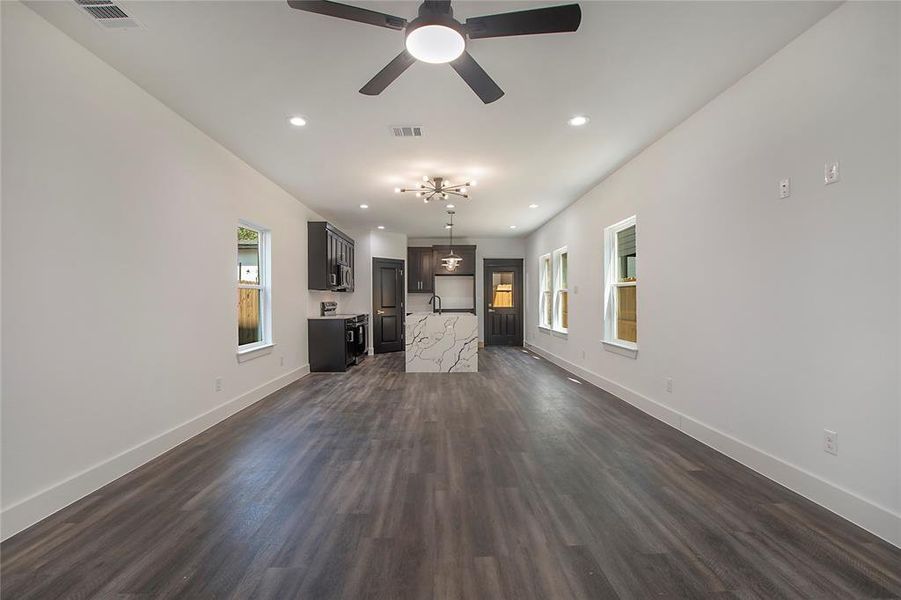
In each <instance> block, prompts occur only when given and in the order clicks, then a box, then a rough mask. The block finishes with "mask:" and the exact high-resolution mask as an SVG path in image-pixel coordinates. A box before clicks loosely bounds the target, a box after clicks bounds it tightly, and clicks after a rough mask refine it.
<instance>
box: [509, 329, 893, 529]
mask: <svg viewBox="0 0 901 600" xmlns="http://www.w3.org/2000/svg"><path fill="white" fill-rule="evenodd" d="M525 345H526V347H528V348H529V349H530V350H532V351H533V352H534V353H535V354H538V355H539V356H542V357H544V358H546V359H547V360H549V361H551V362H552V363H554V364H555V365H557V366H559V367H561V368H563V369H566V370H567V371H569V372H570V373H573V374H574V375H577V376H579V377H581V378H582V379H584V380H585V381H587V382H589V383H591V384H593V385H595V386H597V387H599V388H601V389H602V390H604V391H606V392H609V393H611V394H613V395H614V396H616V397H618V398H619V399H621V400H623V401H625V402H628V403H629V404H631V405H632V406H634V407H636V408H638V409H639V410H641V411H642V412H645V413H647V414H649V415H651V416H652V417H654V418H655V419H657V420H659V421H663V422H664V423H666V424H667V425H669V426H671V427H674V428H676V429H678V430H679V431H681V432H683V433H685V434H686V435H689V436H691V437H693V438H694V439H696V440H698V441H699V442H701V443H702V444H704V445H706V446H709V447H710V448H713V449H714V450H716V451H717V452H720V453H722V454H725V455H726V456H728V457H729V458H731V459H733V460H736V461H738V462H740V463H741V464H743V465H745V466H746V467H748V468H749V469H752V470H754V471H756V472H757V473H760V474H761V475H763V476H764V477H766V478H768V479H771V480H773V481H775V482H776V483H778V484H780V485H783V486H785V487H787V488H788V489H790V490H792V491H793V492H795V493H797V494H800V495H801V496H804V497H805V498H807V499H808V500H810V501H812V502H815V503H817V504H819V505H820V506H822V507H824V508H826V509H828V510H830V511H832V512H834V513H835V514H837V515H838V516H840V517H842V518H844V519H847V520H848V521H851V522H852V523H854V524H855V525H858V526H859V527H862V528H863V529H866V530H867V531H869V532H870V533H872V534H873V535H876V536H878V537H880V538H882V539H884V540H885V541H887V542H888V543H890V544H893V545H895V546H898V547H901V514H898V513H895V512H893V511H892V510H891V509H889V508H887V507H884V506H881V505H879V504H876V503H874V502H871V501H869V500H867V499H865V498H862V497H861V496H858V495H857V494H855V493H854V492H852V491H850V490H847V489H845V488H843V487H841V486H839V485H837V484H835V483H832V482H830V481H827V480H825V479H823V478H821V477H819V476H818V475H815V474H813V473H811V472H810V471H807V470H805V469H802V468H801V467H798V466H796V465H793V464H791V463H789V462H787V461H785V460H783V459H781V458H779V457H777V456H773V455H772V454H769V453H768V452H766V451H764V450H761V449H760V448H756V447H754V446H751V445H750V444H747V443H745V442H743V441H741V440H739V439H736V438H735V437H732V436H731V435H729V434H727V433H724V432H722V431H720V430H718V429H716V428H714V427H711V426H710V425H707V424H706V423H703V422H701V421H699V420H697V419H695V418H693V417H690V416H688V415H685V414H682V413H680V412H679V411H676V410H673V409H672V408H669V407H667V406H665V405H663V404H661V403H660V402H657V401H655V400H652V399H651V398H648V397H647V396H644V395H642V394H639V393H638V392H636V391H635V390H632V389H630V388H627V387H625V386H622V385H620V384H618V383H616V382H614V381H611V380H609V379H607V378H606V377H604V376H602V375H598V374H597V373H595V372H593V371H589V370H587V369H584V368H582V367H580V366H578V365H576V364H573V363H571V362H569V361H568V360H566V359H564V358H561V357H560V356H557V355H556V354H553V353H551V352H548V351H547V350H545V349H543V348H541V347H539V346H535V345H534V344H531V343H528V342H526V344H525Z"/></svg>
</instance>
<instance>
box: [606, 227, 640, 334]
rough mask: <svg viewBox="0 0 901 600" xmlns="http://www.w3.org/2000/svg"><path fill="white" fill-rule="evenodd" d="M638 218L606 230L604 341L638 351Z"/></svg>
mask: <svg viewBox="0 0 901 600" xmlns="http://www.w3.org/2000/svg"><path fill="white" fill-rule="evenodd" d="M635 238H636V236H635V217H634V216H632V217H629V218H628V219H625V220H623V221H620V222H619V223H617V224H616V225H611V226H610V227H608V228H607V229H605V230H604V259H605V260H604V265H605V269H604V270H605V275H604V276H605V286H604V287H605V299H604V341H605V342H606V343H609V344H613V345H617V346H621V347H624V348H628V349H632V350H637V349H638V312H637V298H638V296H637V293H638V270H637V260H638V259H637V256H638V255H637V252H636V242H635Z"/></svg>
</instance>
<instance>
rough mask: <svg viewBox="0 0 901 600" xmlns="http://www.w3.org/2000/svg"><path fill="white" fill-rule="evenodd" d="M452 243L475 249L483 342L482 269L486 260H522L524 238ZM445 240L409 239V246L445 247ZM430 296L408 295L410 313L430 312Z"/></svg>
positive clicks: (456, 239) (483, 338)
mask: <svg viewBox="0 0 901 600" xmlns="http://www.w3.org/2000/svg"><path fill="white" fill-rule="evenodd" d="M454 243H455V244H460V245H461V246H475V247H476V281H475V284H476V314H477V315H478V318H479V339H480V340H481V341H482V342H484V341H485V316H484V315H483V314H482V313H483V312H485V311H484V306H485V304H484V293H485V292H484V290H483V289H482V288H483V287H484V283H485V275H484V272H483V267H484V265H485V263H484V259H486V258H524V257H525V256H526V239H525V238H466V237H464V238H459V239H458V238H457V237H456V236H455V237H454ZM446 244H447V238H410V240H408V245H409V246H435V245H446ZM430 296H431V294H409V295H408V308H409V310H410V311H412V312H418V311H426V312H428V311H431V310H432V307H431V306H429V304H428V300H429V297H430Z"/></svg>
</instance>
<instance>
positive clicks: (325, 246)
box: [307, 221, 354, 292]
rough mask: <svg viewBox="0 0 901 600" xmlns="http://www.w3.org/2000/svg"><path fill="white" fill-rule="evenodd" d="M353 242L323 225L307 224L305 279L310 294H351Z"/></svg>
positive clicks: (330, 226)
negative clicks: (319, 291)
mask: <svg viewBox="0 0 901 600" xmlns="http://www.w3.org/2000/svg"><path fill="white" fill-rule="evenodd" d="M353 274H354V241H353V239H352V238H350V237H349V236H347V235H345V234H344V233H342V232H341V230H339V229H338V228H337V227H335V226H334V225H332V224H331V223H326V222H325V221H310V222H309V223H307V279H308V287H309V289H311V290H330V291H334V292H352V291H354V277H353Z"/></svg>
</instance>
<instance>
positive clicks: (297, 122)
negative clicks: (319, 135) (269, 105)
mask: <svg viewBox="0 0 901 600" xmlns="http://www.w3.org/2000/svg"><path fill="white" fill-rule="evenodd" d="M288 123H291V125H294V126H295V127H303V126H304V125H306V124H307V120H306V119H304V118H303V117H291V118H290V119H288Z"/></svg>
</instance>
